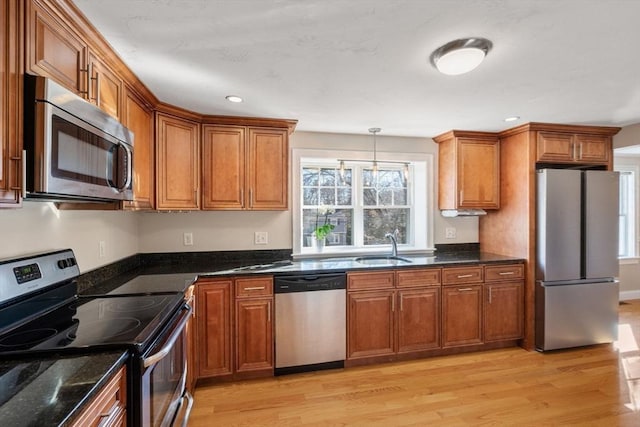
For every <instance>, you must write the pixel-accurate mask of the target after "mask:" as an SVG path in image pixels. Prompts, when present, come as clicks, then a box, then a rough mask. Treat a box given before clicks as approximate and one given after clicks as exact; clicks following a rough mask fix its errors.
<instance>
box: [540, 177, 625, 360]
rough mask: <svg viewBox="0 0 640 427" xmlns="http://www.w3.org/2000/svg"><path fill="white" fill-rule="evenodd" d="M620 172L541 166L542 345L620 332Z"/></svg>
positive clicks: (602, 338)
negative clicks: (543, 167)
mask: <svg viewBox="0 0 640 427" xmlns="http://www.w3.org/2000/svg"><path fill="white" fill-rule="evenodd" d="M618 186H619V176H618V173H617V172H608V171H580V170H570V169H541V170H538V171H537V232H536V234H537V242H536V244H537V271H536V277H537V281H536V348H537V349H538V350H541V351H544V350H555V349H561V348H570V347H580V346H585V345H590V344H600V343H609V342H613V341H615V340H616V339H617V334H618V281H617V280H616V279H615V276H617V275H618V212H619V211H618V197H619V192H618Z"/></svg>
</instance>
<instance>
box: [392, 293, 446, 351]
mask: <svg viewBox="0 0 640 427" xmlns="http://www.w3.org/2000/svg"><path fill="white" fill-rule="evenodd" d="M397 294H398V295H397V301H398V305H399V307H398V310H399V311H398V314H397V319H398V346H397V352H398V353H405V352H411V351H419V350H429V349H433V348H439V347H440V287H432V288H426V289H411V290H402V291H398V292H397Z"/></svg>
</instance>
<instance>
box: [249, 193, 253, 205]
mask: <svg viewBox="0 0 640 427" xmlns="http://www.w3.org/2000/svg"><path fill="white" fill-rule="evenodd" d="M249 207H250V208H251V209H253V188H250V189H249Z"/></svg>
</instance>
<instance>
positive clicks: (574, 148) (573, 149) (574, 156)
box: [571, 142, 577, 160]
mask: <svg viewBox="0 0 640 427" xmlns="http://www.w3.org/2000/svg"><path fill="white" fill-rule="evenodd" d="M576 148H577V147H576V143H575V142H572V143H571V151H572V153H571V155H572V157H573V159H574V160H575V159H576Z"/></svg>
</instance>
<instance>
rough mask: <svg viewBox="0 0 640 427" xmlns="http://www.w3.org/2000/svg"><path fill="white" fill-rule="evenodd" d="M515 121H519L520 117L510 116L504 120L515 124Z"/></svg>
mask: <svg viewBox="0 0 640 427" xmlns="http://www.w3.org/2000/svg"><path fill="white" fill-rule="evenodd" d="M516 120H520V116H511V117H507V118H506V119H504V121H505V122H515V121H516Z"/></svg>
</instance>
